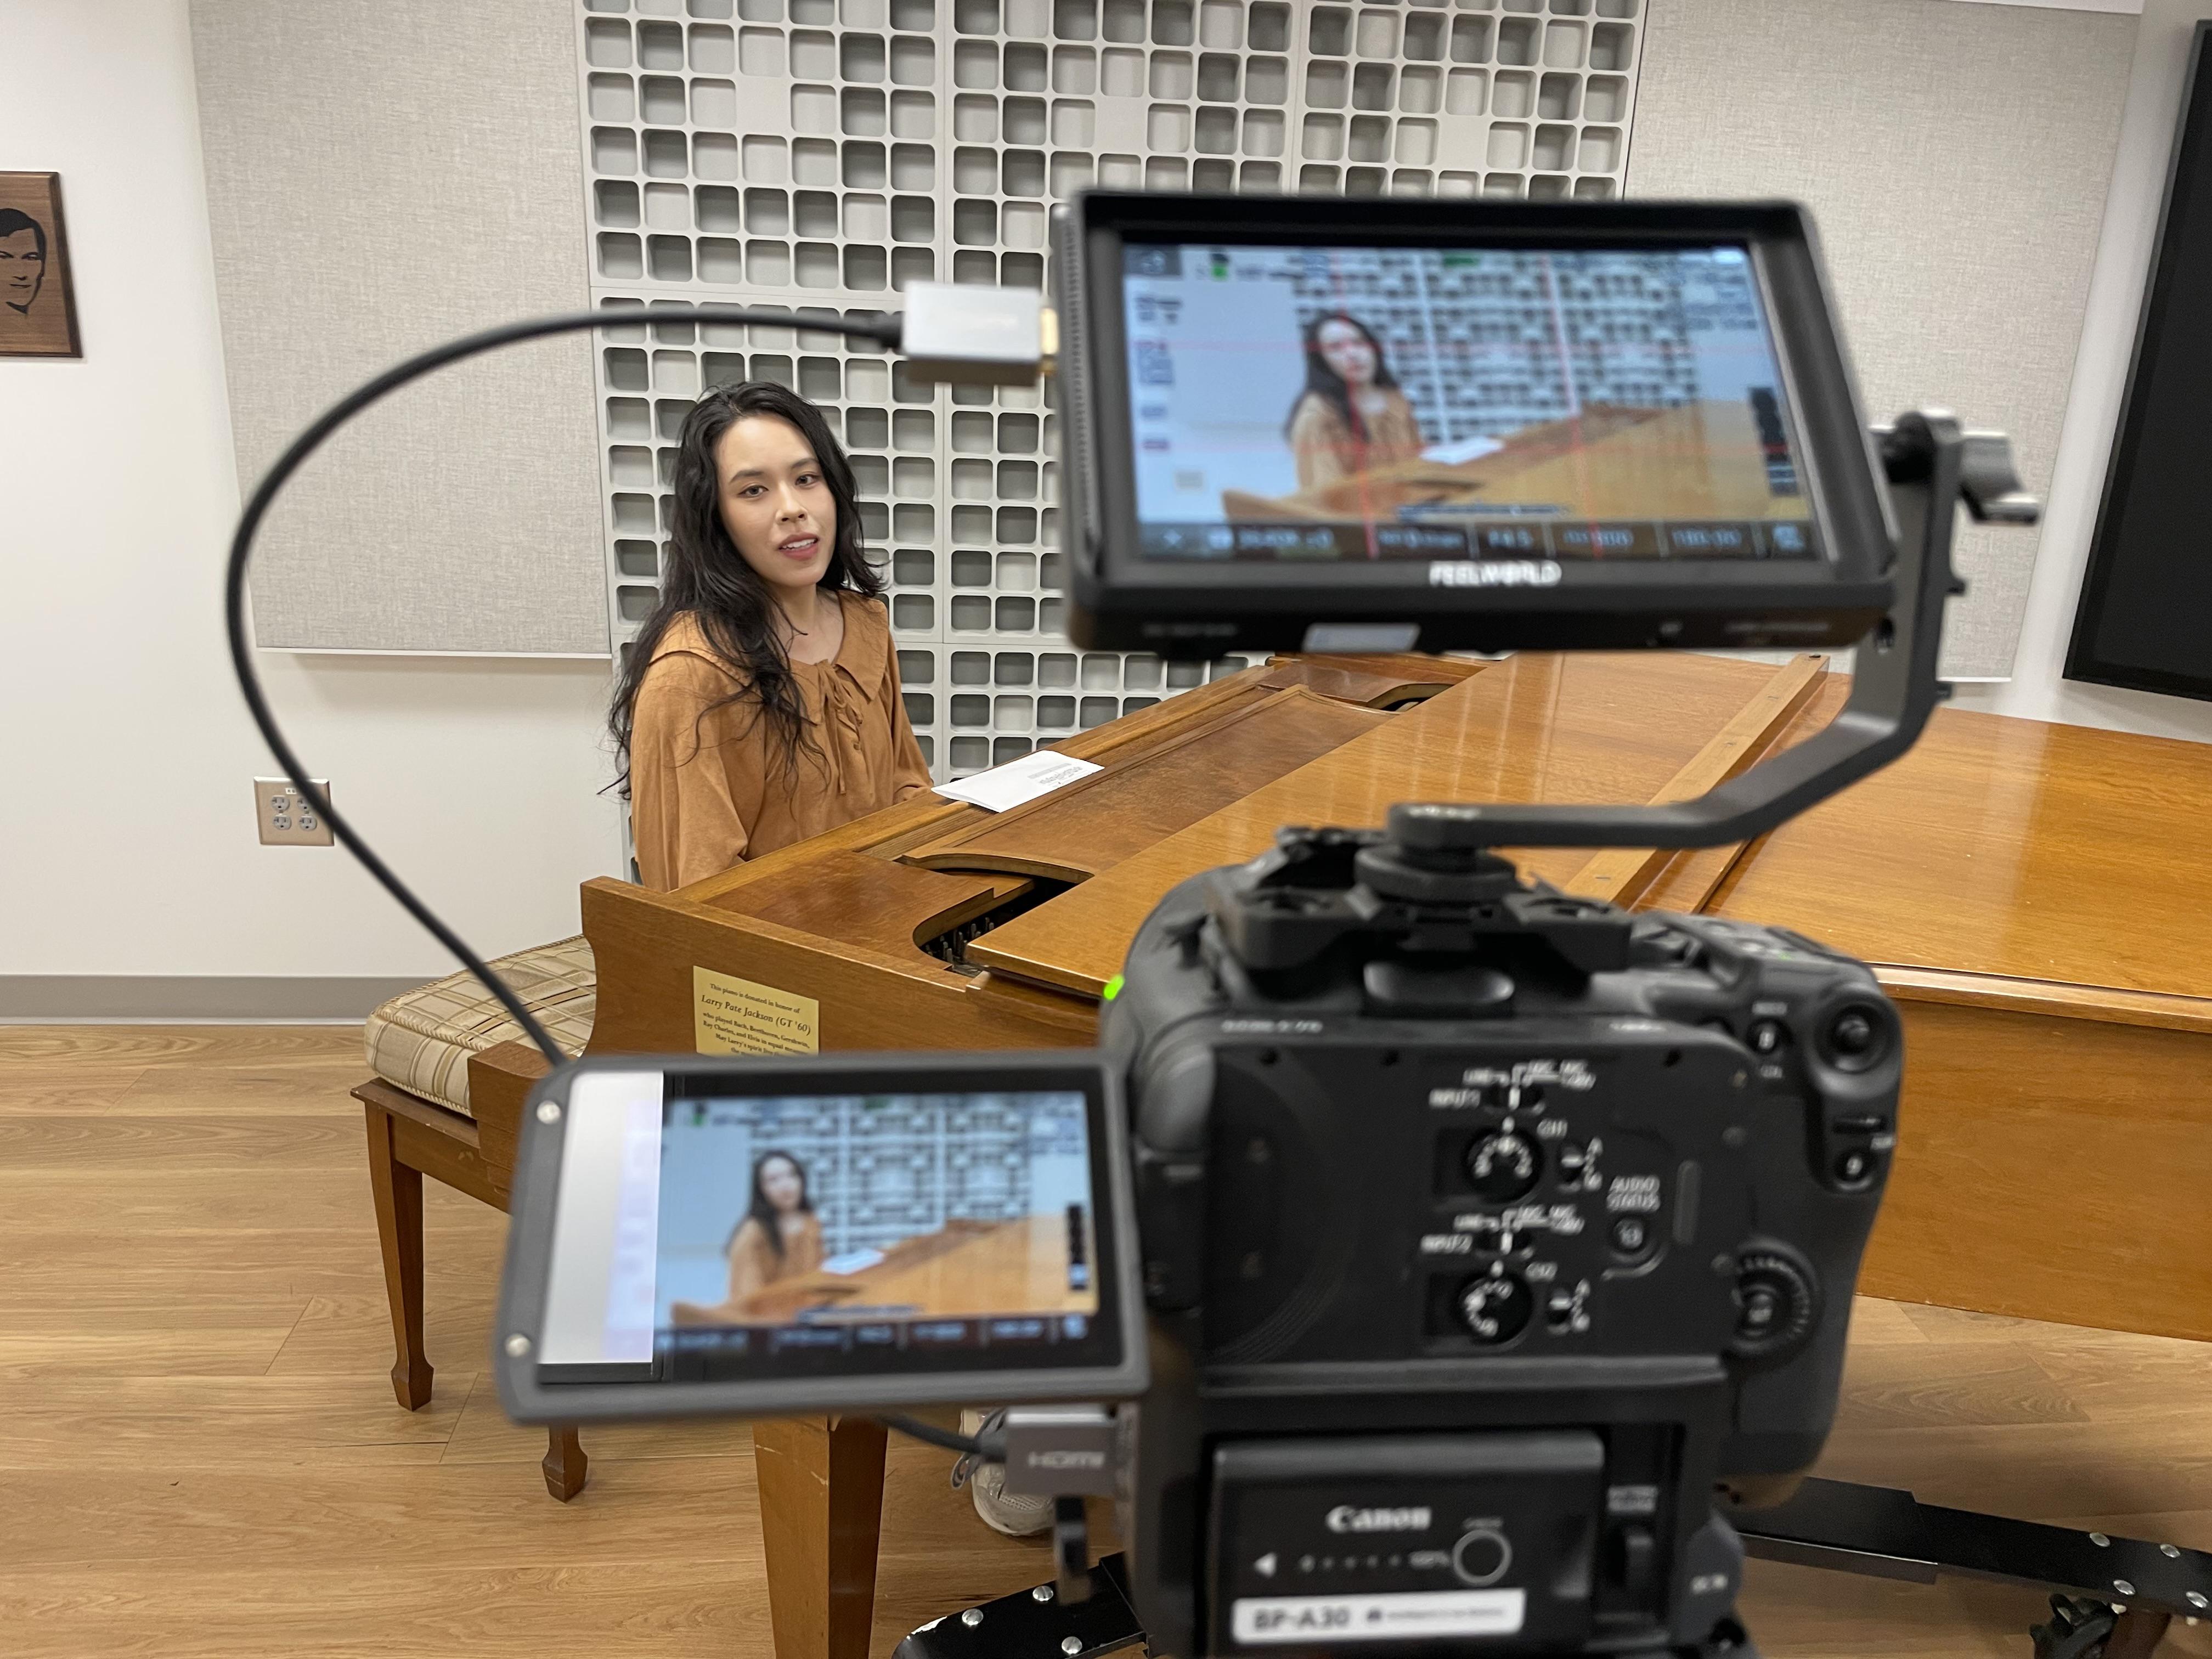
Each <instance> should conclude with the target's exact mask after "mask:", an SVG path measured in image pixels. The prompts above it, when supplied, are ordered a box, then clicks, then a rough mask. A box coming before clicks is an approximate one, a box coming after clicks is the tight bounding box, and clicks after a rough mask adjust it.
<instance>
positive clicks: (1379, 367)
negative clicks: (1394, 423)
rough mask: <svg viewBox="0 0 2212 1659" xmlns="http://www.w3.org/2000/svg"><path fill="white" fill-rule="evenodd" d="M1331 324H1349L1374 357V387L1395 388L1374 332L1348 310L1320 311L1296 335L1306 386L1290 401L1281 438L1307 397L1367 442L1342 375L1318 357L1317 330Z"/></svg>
mask: <svg viewBox="0 0 2212 1659" xmlns="http://www.w3.org/2000/svg"><path fill="white" fill-rule="evenodd" d="M1331 323H1349V324H1351V325H1352V327H1354V328H1356V329H1358V331H1359V332H1360V336H1361V337H1362V338H1364V340H1365V341H1366V342H1367V344H1368V348H1369V349H1370V350H1372V351H1373V352H1374V354H1375V384H1376V386H1380V387H1381V388H1383V390H1384V391H1386V392H1395V391H1396V390H1397V389H1398V377H1397V376H1396V375H1395V374H1392V373H1391V372H1390V360H1389V357H1387V356H1384V355H1383V342H1382V341H1380V340H1378V339H1376V337H1375V331H1374V330H1373V329H1371V328H1370V327H1368V326H1367V325H1366V324H1364V323H1363V322H1361V321H1360V320H1359V319H1358V318H1357V317H1355V316H1353V315H1352V313H1350V312H1348V311H1324V312H1323V313H1322V314H1321V315H1320V316H1318V317H1316V318H1315V319H1313V320H1312V321H1311V322H1310V323H1308V324H1307V325H1305V328H1304V331H1303V333H1302V334H1301V336H1300V339H1301V341H1302V343H1304V346H1305V349H1306V383H1305V384H1304V386H1301V387H1299V388H1298V395H1297V397H1295V398H1291V412H1290V415H1289V416H1288V417H1287V418H1286V419H1285V421H1284V422H1283V435H1284V436H1285V437H1286V438H1287V437H1289V436H1290V435H1291V428H1292V427H1294V426H1296V425H1297V421H1298V408H1299V405H1300V404H1304V402H1305V400H1306V399H1307V398H1321V399H1322V400H1323V401H1324V402H1326V403H1327V404H1328V406H1329V407H1330V408H1332V409H1334V410H1335V411H1336V412H1337V413H1338V414H1339V415H1340V416H1342V417H1343V419H1344V424H1345V426H1346V428H1347V429H1348V430H1349V431H1350V432H1351V434H1352V436H1353V437H1355V438H1357V439H1358V440H1359V441H1360V442H1362V443H1365V442H1366V441H1367V422H1365V421H1364V420H1362V419H1361V418H1360V416H1359V407H1358V404H1354V403H1353V402H1352V388H1351V387H1350V386H1346V385H1345V383H1344V376H1342V375H1341V374H1338V373H1337V372H1336V371H1335V370H1334V369H1333V368H1330V367H1329V366H1328V358H1326V357H1324V356H1322V355H1321V331H1322V329H1323V328H1325V327H1326V326H1328V325H1329V324H1331Z"/></svg>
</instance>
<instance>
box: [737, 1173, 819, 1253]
mask: <svg viewBox="0 0 2212 1659" xmlns="http://www.w3.org/2000/svg"><path fill="white" fill-rule="evenodd" d="M770 1158H781V1159H782V1160H783V1161H784V1162H785V1163H786V1164H789V1165H791V1167H792V1169H793V1171H795V1172H796V1173H797V1175H798V1176H799V1209H800V1210H802V1211H803V1212H805V1213H806V1214H808V1215H811V1214H813V1213H814V1200H813V1197H812V1195H811V1194H809V1193H808V1192H807V1190H806V1166H805V1164H801V1163H800V1162H799V1160H798V1159H797V1158H793V1156H792V1155H791V1154H790V1153H789V1152H781V1151H779V1150H778V1149H777V1148H775V1147H773V1146H771V1147H769V1150H768V1151H766V1152H763V1153H762V1154H761V1155H760V1156H759V1157H758V1158H755V1159H754V1160H753V1198H752V1202H751V1203H750V1204H748V1205H747V1206H745V1212H744V1215H742V1216H740V1217H739V1218H738V1225H736V1226H734V1227H732V1228H731V1229H730V1237H729V1239H728V1242H727V1243H725V1244H724V1245H723V1246H722V1254H723V1255H729V1253H730V1250H731V1248H732V1246H733V1245H735V1244H736V1243H737V1242H738V1234H739V1233H741V1232H743V1231H744V1230H745V1223H746V1222H748V1221H757V1222H759V1223H760V1227H761V1231H763V1233H765V1234H767V1235H768V1247H769V1249H771V1250H774V1251H775V1259H776V1260H777V1261H782V1260H783V1218H782V1217H781V1216H780V1215H778V1214H777V1213H776V1209H775V1205H773V1204H771V1203H769V1201H768V1194H766V1193H764V1192H763V1191H762V1190H761V1171H762V1170H763V1169H765V1168H767V1167H768V1161H769V1159H770Z"/></svg>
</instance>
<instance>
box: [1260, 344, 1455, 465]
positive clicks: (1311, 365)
mask: <svg viewBox="0 0 2212 1659" xmlns="http://www.w3.org/2000/svg"><path fill="white" fill-rule="evenodd" d="M1303 339H1304V347H1305V363H1306V383H1305V386H1304V389H1303V390H1302V391H1301V392H1299V393H1298V396H1297V400H1296V401H1295V402H1293V403H1292V404H1291V416H1290V419H1289V421H1288V422H1285V425H1284V428H1283V433H1284V436H1285V438H1287V439H1288V440H1289V441H1290V446H1291V456H1292V457H1293V459H1295V460H1296V462H1297V473H1298V488H1299V489H1301V490H1310V489H1318V488H1321V487H1322V486H1324V485H1328V484H1332V483H1336V482H1337V481H1338V480H1340V479H1342V478H1347V477H1354V476H1356V475H1357V474H1359V473H1362V472H1368V471H1373V470H1374V469H1375V468H1376V467H1379V466H1388V465H1391V464H1392V463H1394V462H1398V461H1413V460H1419V459H1420V455H1421V427H1420V422H1419V421H1418V420H1417V419H1416V418H1415V417H1414V415H1413V404H1412V403H1411V402H1410V401H1409V400H1408V399H1407V397H1406V394H1405V392H1402V391H1401V390H1400V389H1399V386H1398V377H1397V376H1396V375H1395V374H1392V373H1391V372H1390V364H1389V359H1388V358H1387V357H1385V356H1383V343H1382V341H1380V340H1379V339H1377V338H1376V337H1375V331H1373V330H1372V329H1370V328H1369V327H1368V326H1367V325H1366V324H1364V323H1363V322H1361V321H1360V320H1359V319H1358V318H1357V317H1354V316H1352V315H1351V314H1350V313H1347V312H1342V311H1331V312H1324V313H1322V314H1321V315H1320V316H1318V317H1316V318H1314V319H1312V320H1311V321H1310V322H1309V323H1307V325H1305V329H1304V336H1303Z"/></svg>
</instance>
